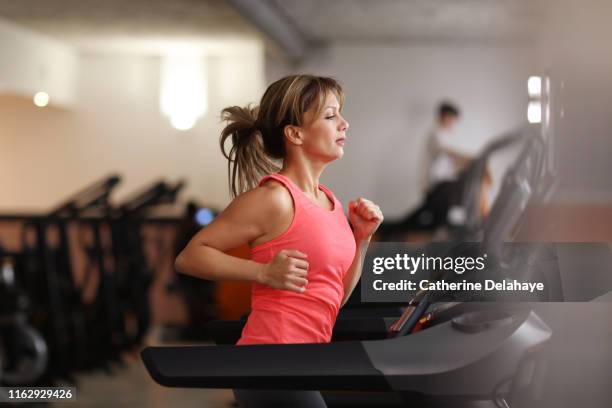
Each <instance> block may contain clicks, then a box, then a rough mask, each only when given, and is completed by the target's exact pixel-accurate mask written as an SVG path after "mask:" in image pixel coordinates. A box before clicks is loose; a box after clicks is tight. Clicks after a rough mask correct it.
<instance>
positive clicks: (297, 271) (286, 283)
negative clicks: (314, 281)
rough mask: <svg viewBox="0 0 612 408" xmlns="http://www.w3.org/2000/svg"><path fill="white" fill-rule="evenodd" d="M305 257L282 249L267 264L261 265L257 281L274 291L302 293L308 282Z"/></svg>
mask: <svg viewBox="0 0 612 408" xmlns="http://www.w3.org/2000/svg"><path fill="white" fill-rule="evenodd" d="M306 258H307V255H306V254H303V253H301V252H300V251H295V250H291V249H283V250H281V251H278V253H277V254H276V256H275V257H274V258H273V259H272V261H270V262H269V263H267V264H262V267H261V269H260V270H259V274H258V276H257V281H258V282H259V283H261V284H264V285H268V286H271V287H273V288H275V289H284V290H290V291H293V292H297V293H303V292H304V291H305V290H306V285H307V284H308V280H306V275H307V274H308V262H307V261H306Z"/></svg>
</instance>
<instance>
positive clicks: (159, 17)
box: [0, 0, 612, 406]
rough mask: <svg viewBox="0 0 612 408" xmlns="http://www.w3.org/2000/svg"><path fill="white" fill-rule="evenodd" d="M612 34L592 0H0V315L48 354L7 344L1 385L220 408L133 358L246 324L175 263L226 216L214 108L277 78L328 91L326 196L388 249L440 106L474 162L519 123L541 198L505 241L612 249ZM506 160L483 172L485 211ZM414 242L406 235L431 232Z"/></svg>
mask: <svg viewBox="0 0 612 408" xmlns="http://www.w3.org/2000/svg"><path fill="white" fill-rule="evenodd" d="M611 18H612V3H610V2H609V1H606V0H586V1H581V2H576V1H569V0H556V1H552V0H537V1H518V0H511V1H502V0H465V1H451V0H436V1H426V0H403V1H401V0H379V1H364V0H337V1H334V2H329V1H324V0H309V1H298V0H252V1H248V0H228V1H222V0H166V1H161V0H147V1H145V0H132V1H129V2H125V1H119V0H107V1H104V2H91V1H83V0H80V1H77V0H20V1H10V0H0V186H1V189H0V191H1V193H0V255H2V259H3V260H2V271H3V272H2V276H3V281H4V284H3V286H2V285H0V286H2V287H3V288H4V289H3V290H4V292H2V293H3V294H2V295H0V296H2V309H0V311H1V312H2V314H3V316H4V317H5V320H7V319H8V321H9V322H11V324H12V325H13V326H15V325H21V327H22V328H24V327H26V323H24V322H26V321H27V327H29V328H31V329H32V330H35V331H36V334H34V335H31V336H29V337H28V340H27V342H29V343H28V344H27V347H26V348H29V349H30V350H35V351H36V350H38V352H39V354H43V353H42V351H44V350H46V353H45V355H46V357H45V358H46V360H40V359H39V360H38V361H35V359H32V361H26V362H25V363H24V364H25V365H21V366H20V363H19V362H18V361H17V360H16V358H15V356H16V355H17V351H16V350H17V349H18V348H19V347H20V346H22V345H23V344H25V343H26V340H23V339H21V340H19V339H18V338H17V337H15V336H17V335H16V334H15V333H14V332H13V331H6V332H4V334H3V336H5V343H6V346H5V347H4V351H3V354H0V356H2V357H3V358H0V361H3V360H4V362H3V364H4V367H3V370H0V382H5V383H9V384H38V385H42V384H44V385H50V384H64V383H67V384H78V387H79V390H80V391H81V393H80V395H79V399H80V400H81V401H82V402H83V403H84V404H87V403H88V404H91V405H95V404H99V405H101V406H102V405H105V406H106V405H107V404H109V403H113V404H126V405H143V406H144V405H149V406H153V405H156V404H157V405H159V406H164V405H166V404H167V403H176V401H177V399H176V398H182V400H181V401H182V403H184V404H185V405H186V406H187V405H189V406H191V405H194V406H195V404H198V406H202V405H206V404H208V406H227V404H229V403H230V402H231V401H232V397H231V394H230V393H229V392H227V391H199V390H190V391H184V392H179V391H177V390H167V389H161V388H160V387H158V386H156V385H154V383H153V382H152V381H151V380H149V379H148V377H147V376H146V374H145V373H144V371H143V369H142V367H141V366H140V365H139V363H138V354H137V353H138V351H139V350H140V348H141V347H142V345H143V344H156V343H158V342H172V341H207V340H208V337H207V333H206V330H205V328H204V325H205V323H206V322H208V321H210V320H211V319H219V318H223V319H235V318H238V317H240V316H242V315H243V314H244V313H246V312H247V311H248V307H249V289H248V287H245V286H244V285H240V284H213V283H210V282H204V281H201V280H195V279H190V278H187V277H184V276H183V277H181V276H178V275H176V274H175V272H174V270H173V260H174V257H175V255H176V254H177V252H178V251H179V250H180V249H181V248H182V247H183V246H184V245H185V243H186V242H187V241H188V239H189V238H190V237H191V236H192V235H193V234H194V233H195V232H196V231H197V230H198V229H199V228H201V227H202V226H205V225H206V224H208V223H209V222H210V221H211V220H212V219H213V218H214V216H215V215H216V214H217V213H218V212H219V211H221V210H222V209H223V208H224V207H225V206H226V205H227V204H228V203H229V189H228V178H227V163H226V161H225V159H224V158H223V156H222V155H221V152H220V149H219V133H220V131H221V129H222V127H223V124H222V123H221V122H220V111H221V109H223V108H224V107H227V106H230V105H241V106H242V105H247V104H258V101H259V99H260V97H261V95H262V94H263V91H264V90H265V89H266V87H267V86H268V85H269V84H270V83H272V82H273V81H275V80H277V79H279V78H281V77H282V76H285V75H288V74H292V73H310V74H317V75H325V76H333V77H335V78H336V79H338V80H339V81H340V82H341V83H342V85H343V87H344V90H345V92H346V103H345V105H344V116H345V117H346V119H347V120H348V121H349V123H350V130H349V132H348V139H347V144H346V149H345V156H344V158H343V159H342V160H341V161H339V162H337V163H334V164H333V165H332V166H330V168H329V169H328V170H327V171H326V174H325V175H324V179H323V180H322V182H323V183H325V184H326V185H328V186H330V188H331V189H332V190H333V191H334V192H335V194H336V195H337V196H338V198H339V199H340V200H341V201H342V202H344V203H346V202H348V201H349V200H351V199H354V198H356V197H359V196H363V197H367V198H369V199H371V200H373V201H375V202H376V203H377V204H379V205H380V206H381V208H382V209H383V211H384V213H385V218H386V220H387V222H388V223H389V224H390V225H392V226H393V225H395V229H393V228H392V229H393V231H394V232H393V234H392V236H393V237H394V238H395V239H397V237H398V228H400V227H402V228H403V227H406V228H408V229H410V228H411V226H412V224H410V223H408V224H406V222H407V221H406V220H411V219H412V218H410V216H411V214H414V212H415V209H419V208H420V206H421V205H422V204H423V203H427V202H428V196H427V191H428V190H427V188H424V187H423V185H422V179H423V175H424V174H426V173H427V171H428V168H427V164H426V163H425V162H424V157H425V153H424V152H426V150H427V146H428V141H429V139H428V138H429V137H430V135H431V134H432V132H434V133H435V131H436V129H437V127H438V125H439V123H438V121H439V117H438V107H439V105H440V104H441V103H443V102H448V103H450V104H452V106H454V107H456V108H458V110H459V111H460V114H459V115H458V117H457V121H456V123H455V124H454V126H453V140H454V144H455V146H458V147H457V150H460V151H461V152H462V155H464V156H465V157H468V158H470V160H472V159H474V158H477V157H479V155H480V154H482V152H483V151H484V150H485V148H486V147H487V146H488V145H489V144H490V143H491V142H493V141H495V140H497V139H498V138H499V137H500V136H503V135H505V134H507V133H508V132H512V131H514V130H516V129H517V128H520V129H530V131H533V132H535V133H538V134H545V136H546V137H547V139H546V140H547V147H548V149H549V161H548V163H549V166H550V170H551V174H553V173H554V176H555V177H554V184H555V188H554V190H553V189H551V191H550V192H549V194H548V195H547V197H546V198H547V199H546V202H540V203H534V204H533V205H530V206H529V207H528V208H526V210H525V213H524V214H523V217H522V219H523V222H522V225H521V229H520V231H519V232H517V236H518V237H519V238H520V239H521V240H542V241H569V242H579V241H580V242H583V241H604V242H609V241H610V235H611V233H610V231H612V178H611V177H610V175H611V174H612V161H611V160H610V156H611V155H612V135H611V134H610V129H611V128H612V126H611V125H612V123H610V122H611V119H610V112H611V106H612V53H610V52H609V44H608V42H609V38H610V37H612V28H611V27H612V26H611V25H610V24H609V21H610V19H611ZM533 77H535V79H533V80H531V81H535V82H532V84H533V86H534V87H535V88H531V89H528V82H529V81H530V78H533ZM528 113H529V115H528ZM519 150H520V149H518V148H516V147H512V146H511V147H509V148H504V149H501V150H500V151H499V152H497V151H496V152H495V154H493V155H491V156H490V157H487V159H486V163H485V165H484V166H485V167H484V168H485V170H484V173H478V175H479V178H478V180H477V183H484V184H482V186H483V188H482V190H481V191H480V195H479V197H478V200H479V202H480V203H481V204H482V206H481V207H479V208H480V212H481V213H482V214H480V215H481V216H483V217H484V216H486V213H487V208H488V207H490V206H491V205H492V203H494V202H495V199H496V197H497V194H498V192H499V191H500V188H501V186H502V180H503V177H504V175H505V174H506V170H507V169H508V168H509V166H511V164H512V163H513V160H515V158H516V156H517V154H518V152H519ZM552 183H553V182H552V179H551V184H552ZM485 185H486V188H484V186H485ZM445 211H446V210H445ZM451 212H452V211H450V212H449V214H450V213H451ZM417 214H422V213H417ZM445 214H446V212H445ZM453 214H455V213H453ZM465 216H466V215H465V214H463V215H462V214H461V212H459V215H457V216H456V217H455V218H456V219H455V221H453V222H450V221H449V222H450V224H453V223H455V224H456V223H457V219H458V220H459V222H460V221H461V220H462V219H465ZM419 217H420V218H419ZM419 217H417V218H419V219H420V220H421V221H423V219H424V218H423V216H422V215H419ZM445 217H446V215H445ZM449 217H450V218H453V217H452V216H450V215H449ZM457 217H458V218H457ZM425 218H427V217H425ZM450 218H449V219H450ZM451 221H452V220H451ZM445 223H446V218H445ZM398 225H399V226H400V227H398ZM421 227H422V226H420V227H419V228H417V230H418V231H417V232H418V233H419V234H417V235H414V234H413V235H410V231H404V230H402V231H401V233H400V236H401V239H425V240H429V239H435V238H436V237H440V235H436V234H438V233H439V231H430V230H428V233H431V234H430V235H427V236H425V237H423V235H422V234H421V232H422V231H423V228H421ZM400 229H401V228H400ZM444 236H445V235H442V237H444ZM446 236H448V235H446ZM235 254H237V255H239V256H245V257H246V256H248V248H247V249H245V248H241V249H240V248H239V249H237V250H236V251H235ZM18 316H21V317H18ZM20 319H21V320H20ZM24 319H25V320H24ZM16 322H20V323H16ZM7 327H8V326H7ZM7 330H8V329H7ZM11 330H13V329H11ZM11 336H12V337H11ZM11 342H12V343H11ZM24 347H25V346H24ZM133 362H136V364H132V363H133ZM3 371H4V372H5V373H9V375H8V376H7V375H6V374H5V375H4V376H3V374H2V372H3ZM135 389H139V391H138V392H136V393H134V392H133V391H134V390H135Z"/></svg>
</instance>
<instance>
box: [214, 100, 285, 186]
mask: <svg viewBox="0 0 612 408" xmlns="http://www.w3.org/2000/svg"><path fill="white" fill-rule="evenodd" d="M258 110H259V107H251V106H247V107H244V108H242V107H239V106H230V107H228V108H225V109H223V110H222V111H221V119H222V120H223V121H226V122H227V125H226V126H225V128H224V129H223V130H222V131H221V137H220V139H219V144H220V145H221V152H222V153H223V156H225V158H226V159H228V164H227V173H228V177H229V186H230V191H231V194H232V197H236V196H238V195H240V194H241V193H243V192H245V191H247V190H250V189H252V188H254V187H256V186H257V184H258V183H259V180H260V179H261V178H262V177H263V176H266V175H268V174H271V173H274V172H277V171H278V170H279V166H278V165H277V164H276V163H275V162H274V161H273V160H272V159H271V158H270V157H269V155H268V154H267V153H266V150H265V148H264V143H263V135H262V132H261V130H260V129H259V126H258V125H257V113H258ZM230 138H231V147H230V148H229V150H226V142H227V140H228V139H230Z"/></svg>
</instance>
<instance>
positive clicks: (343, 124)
mask: <svg viewBox="0 0 612 408" xmlns="http://www.w3.org/2000/svg"><path fill="white" fill-rule="evenodd" d="M348 128H349V123H348V121H347V120H346V119H344V118H342V123H341V124H340V129H341V130H347V129H348Z"/></svg>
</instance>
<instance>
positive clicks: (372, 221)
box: [342, 198, 384, 306]
mask: <svg viewBox="0 0 612 408" xmlns="http://www.w3.org/2000/svg"><path fill="white" fill-rule="evenodd" d="M348 218H349V221H350V222H351V225H352V226H353V233H354V235H355V244H356V249H355V257H354V258H353V263H352V264H351V266H350V267H349V270H348V271H347V273H346V274H345V275H344V279H343V284H344V298H343V299H342V306H344V304H345V303H346V301H347V300H348V298H349V297H350V296H351V293H353V290H354V289H355V286H357V282H359V279H360V278H361V270H362V268H363V260H364V259H365V254H366V251H367V250H368V246H369V244H370V239H371V238H372V235H374V232H376V229H377V228H378V226H379V225H380V224H381V223H382V222H383V218H384V217H383V214H382V212H381V211H380V207H378V206H377V205H376V204H374V203H373V202H372V201H370V200H366V199H364V198H359V199H357V200H356V201H351V202H350V203H349V213H348Z"/></svg>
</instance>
